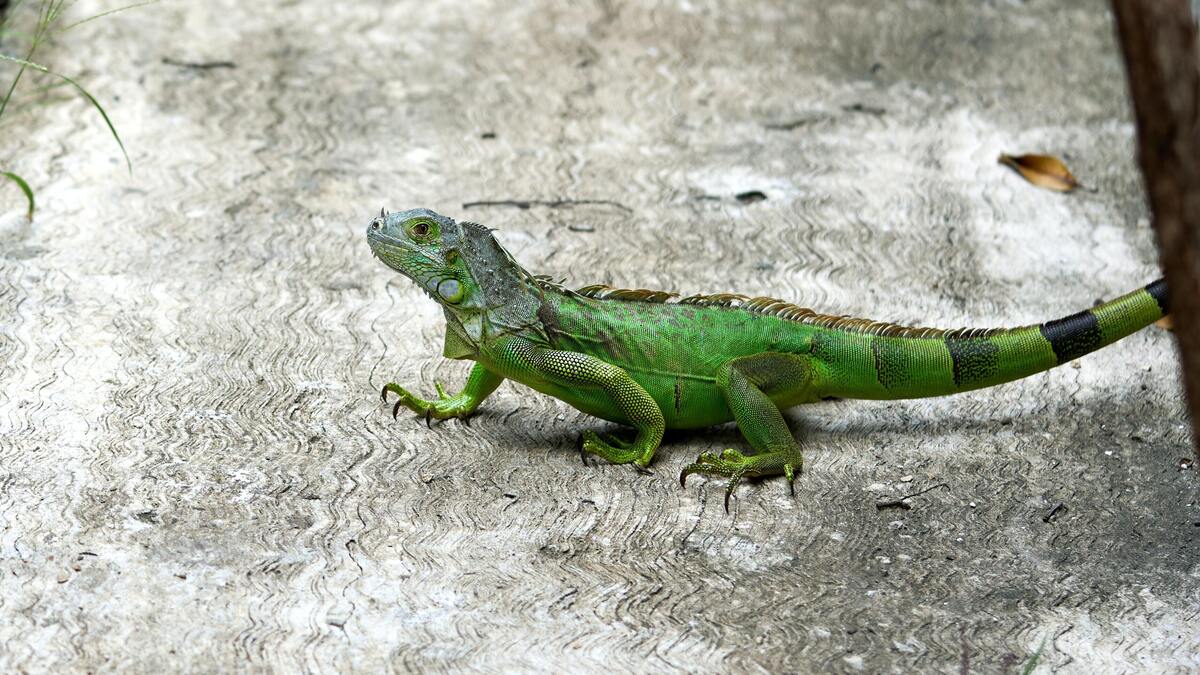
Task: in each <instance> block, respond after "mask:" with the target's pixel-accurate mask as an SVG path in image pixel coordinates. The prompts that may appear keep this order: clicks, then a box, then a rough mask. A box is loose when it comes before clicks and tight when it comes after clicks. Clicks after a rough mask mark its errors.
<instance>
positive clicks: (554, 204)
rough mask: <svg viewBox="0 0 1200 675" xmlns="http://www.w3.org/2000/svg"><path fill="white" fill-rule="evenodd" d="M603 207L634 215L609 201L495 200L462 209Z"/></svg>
mask: <svg viewBox="0 0 1200 675" xmlns="http://www.w3.org/2000/svg"><path fill="white" fill-rule="evenodd" d="M586 205H602V206H611V207H613V208H616V209H620V210H622V211H624V212H625V213H633V209H631V208H629V207H628V206H625V205H624V204H621V203H620V202H614V201H612V200H609V199H495V200H486V201H478V202H465V203H463V205H462V207H463V208H464V209H471V208H475V207H478V206H513V207H516V208H518V209H521V210H522V211H525V210H527V209H529V208H530V207H533V206H545V207H548V208H552V209H557V208H561V207H564V206H565V207H572V206H586Z"/></svg>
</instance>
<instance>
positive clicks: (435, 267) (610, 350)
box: [367, 209, 1168, 510]
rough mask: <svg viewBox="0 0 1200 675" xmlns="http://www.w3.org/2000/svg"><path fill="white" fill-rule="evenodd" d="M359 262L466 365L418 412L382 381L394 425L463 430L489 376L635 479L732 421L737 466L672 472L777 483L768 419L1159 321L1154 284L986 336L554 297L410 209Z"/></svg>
mask: <svg viewBox="0 0 1200 675" xmlns="http://www.w3.org/2000/svg"><path fill="white" fill-rule="evenodd" d="M367 239H368V242H369V244H370V246H371V251H372V252H373V253H374V255H375V256H376V257H378V258H379V259H380V260H381V261H383V263H384V264H386V265H387V266H388V267H391V268H392V269H394V270H396V271H398V272H401V273H402V274H404V275H406V276H408V277H409V278H410V279H412V280H413V281H414V282H415V283H416V284H417V285H419V286H420V287H421V288H422V289H424V290H425V291H426V292H427V293H428V294H429V295H430V296H431V297H432V298H433V299H434V300H436V301H437V302H438V303H439V304H440V305H441V306H442V308H443V310H444V313H445V317H446V326H447V330H446V342H445V349H444V355H445V356H446V357H448V358H453V359H471V360H474V361H475V362H476V364H475V367H474V369H473V370H472V371H471V375H470V377H469V379H468V380H467V384H466V387H464V389H463V390H462V392H460V393H459V394H457V395H454V396H450V395H448V394H446V392H445V390H444V389H443V388H442V387H441V385H440V384H439V385H438V387H437V389H438V399H437V400H433V401H427V400H424V399H421V398H419V397H417V396H414V395H413V394H411V393H409V392H408V391H406V390H405V389H404V388H403V387H401V386H399V385H397V384H388V385H387V386H386V387H384V389H383V392H382V395H383V397H384V399H385V400H386V398H387V395H388V393H389V392H391V393H394V394H396V395H397V396H398V397H399V400H398V401H397V403H396V404H395V408H393V411H392V414H393V416H395V414H396V413H397V412H398V411H399V409H400V407H402V406H403V407H406V408H408V409H410V410H413V411H415V412H416V413H418V414H420V415H424V416H425V417H426V421H428V420H429V419H431V418H437V419H446V418H450V417H462V418H465V417H467V416H468V415H470V414H471V413H472V412H474V411H475V410H476V409H477V408H478V407H479V404H480V403H481V402H482V401H483V400H484V399H485V398H487V396H488V395H489V394H491V393H492V392H493V391H495V389H496V387H497V386H499V385H500V383H501V382H502V381H504V380H505V379H509V380H514V381H516V382H520V383H522V384H524V385H527V386H529V387H532V388H533V389H536V390H537V391H540V392H542V393H545V394H549V395H550V396H553V397H555V398H557V399H559V400H562V401H565V402H566V403H568V404H570V405H572V406H574V407H575V408H577V409H579V410H582V411H583V412H586V413H588V414H590V415H594V416H596V417H600V418H603V419H606V420H609V421H612V422H617V423H620V424H624V425H627V426H630V427H633V431H634V433H633V434H631V435H630V437H629V438H620V437H617V436H615V435H601V434H598V433H596V432H594V431H585V432H583V435H582V439H581V440H582V451H583V452H585V453H590V454H593V455H597V456H599V457H602V458H604V459H606V460H608V461H609V462H613V463H616V464H633V465H634V466H635V467H637V468H639V469H645V467H647V466H648V465H649V464H650V461H651V460H652V459H653V457H654V451H655V450H656V449H658V445H659V442H660V441H661V440H662V437H663V432H664V431H665V430H666V429H692V428H697V427H706V426H710V425H714V424H721V423H724V422H728V421H731V420H734V421H736V422H737V424H738V428H739V429H740V430H741V432H742V435H743V436H744V437H745V438H746V441H747V443H749V445H750V448H751V449H752V450H753V451H754V452H753V453H752V454H743V453H741V452H739V451H737V450H733V449H729V450H726V451H724V452H723V453H721V454H719V455H718V454H713V453H704V454H702V455H700V457H699V458H698V459H697V460H696V461H695V462H694V463H692V464H690V465H688V466H687V467H686V468H685V469H684V470H683V472H682V473H681V474H680V477H679V478H680V483H683V482H684V481H685V480H686V479H687V476H688V475H690V474H693V473H703V474H714V475H720V476H725V477H728V478H729V479H730V480H729V482H728V484H727V486H726V489H725V508H726V510H728V508H729V496H730V495H731V494H732V493H733V490H734V488H735V487H736V486H737V484H738V482H739V481H740V480H741V479H742V478H757V477H765V476H777V475H781V474H782V475H783V476H785V477H786V479H787V481H788V485H789V488H792V486H793V483H794V481H795V478H796V475H797V474H798V473H800V470H801V468H802V467H803V464H804V461H803V457H802V455H801V451H800V445H799V444H798V443H797V442H796V439H795V438H793V437H792V434H791V432H790V431H789V430H788V427H787V424H786V423H785V422H784V418H783V415H782V413H781V410H783V409H785V408H788V407H791V406H794V405H798V404H801V403H810V402H813V401H818V400H820V399H823V398H827V397H839V398H860V399H902V398H918V397H925V396H943V395H946V394H954V393H958V392H961V391H968V390H971V389H978V388H980V387H989V386H992V385H996V384H1001V383H1004V382H1011V381H1012V380H1016V379H1019V378H1022V377H1027V376H1029V375H1033V374H1035V373H1040V372H1042V371H1044V370H1048V369H1050V368H1053V367H1054V366H1056V365H1059V364H1062V363H1066V362H1067V361H1070V360H1072V359H1075V358H1077V357H1079V356H1082V355H1084V354H1087V353H1089V352H1091V351H1094V350H1096V349H1099V348H1101V347H1104V346H1106V345H1109V344H1112V343H1113V342H1115V341H1117V340H1119V339H1121V338H1123V337H1125V336H1127V335H1129V334H1131V333H1133V332H1135V331H1137V330H1139V329H1141V328H1143V327H1145V326H1147V325H1148V324H1150V323H1152V322H1154V321H1155V320H1157V319H1159V318H1161V317H1162V316H1164V315H1165V314H1166V313H1167V311H1168V306H1167V289H1166V285H1165V284H1164V283H1163V282H1162V280H1159V281H1155V282H1154V283H1152V284H1150V285H1148V286H1146V287H1145V288H1142V289H1139V290H1136V291H1134V292H1132V293H1129V294H1127V295H1124V296H1122V297H1120V298H1117V299H1116V300H1113V301H1112V302H1108V303H1104V304H1102V305H1098V306H1096V307H1093V308H1092V309H1089V310H1085V311H1083V312H1080V313H1078V314H1073V315H1071V316H1068V317H1066V318H1063V319H1059V320H1056V321H1049V322H1047V323H1043V324H1038V325H1035V326H1026V327H1023V328H1014V329H996V330H955V331H942V330H936V329H927V328H905V327H901V326H896V325H892V324H887V323H880V322H871V321H867V320H862V319H849V318H844V317H834V316H828V315H822V314H817V313H815V312H812V311H811V310H807V309H803V308H800V307H796V306H794V305H791V304H788V303H785V302H783V301H779V300H772V299H769V298H746V297H744V296H737V295H731V294H721V295H711V296H692V297H690V298H683V299H680V300H675V301H669V299H670V298H672V297H673V294H670V293H664V292H659V291H645V290H621V289H612V288H608V287H603V286H590V287H587V288H583V289H579V290H578V291H571V290H568V289H566V288H564V287H562V286H560V285H558V284H555V283H553V282H550V281H548V280H547V279H545V278H542V277H535V276H533V275H531V274H529V273H528V272H526V271H525V270H524V269H523V268H521V267H520V266H519V265H518V264H517V263H516V262H515V261H514V260H513V259H512V257H511V256H510V255H509V254H508V252H507V251H505V250H504V248H503V247H502V246H500V244H499V243H498V242H497V241H496V239H495V237H494V236H492V234H491V231H490V230H488V229H487V228H485V227H482V226H480V225H477V224H474V223H457V222H455V221H454V220H452V219H450V218H447V217H445V216H442V215H439V214H436V213H434V212H432V211H429V210H426V209H416V210H412V211H405V212H402V213H392V214H387V213H381V214H380V217H379V218H376V219H375V220H373V221H371V224H370V225H369V226H368V228H367Z"/></svg>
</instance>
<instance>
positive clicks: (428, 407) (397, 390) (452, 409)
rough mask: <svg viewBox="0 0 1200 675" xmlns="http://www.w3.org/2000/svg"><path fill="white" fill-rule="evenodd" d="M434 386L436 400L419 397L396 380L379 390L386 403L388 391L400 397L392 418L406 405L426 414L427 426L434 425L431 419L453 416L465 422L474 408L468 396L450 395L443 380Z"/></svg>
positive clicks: (393, 409) (394, 407) (421, 413)
mask: <svg viewBox="0 0 1200 675" xmlns="http://www.w3.org/2000/svg"><path fill="white" fill-rule="evenodd" d="M434 386H435V387H436V388H437V393H438V399H437V400H436V401H426V400H425V399H422V398H418V397H416V396H414V395H413V394H411V393H409V391H408V390H407V389H405V388H404V387H401V386H400V385H398V384H396V383H394V382H389V383H388V384H386V385H384V387H383V391H381V392H379V397H380V398H381V399H383V402H384V403H387V395H388V392H391V393H393V394H396V395H397V396H399V397H400V398H399V400H397V401H396V405H395V406H393V407H392V419H395V418H396V416H397V415H399V414H400V408H401V407H405V408H408V409H409V410H411V411H413V412H415V413H417V414H418V415H424V416H425V424H426V426H432V422H431V420H435V419H437V420H444V419H449V418H451V417H462V418H463V421H464V422H465V421H466V415H469V414H470V413H471V412H472V410H473V409H474V408H473V406H472V405H471V401H470V400H469V399H468V397H467V396H466V395H465V394H459V395H458V396H450V395H449V394H447V393H446V390H445V389H444V388H442V383H441V382H435V383H434Z"/></svg>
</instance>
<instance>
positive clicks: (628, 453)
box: [579, 430, 654, 473]
mask: <svg viewBox="0 0 1200 675" xmlns="http://www.w3.org/2000/svg"><path fill="white" fill-rule="evenodd" d="M589 453H590V454H593V455H596V456H597V457H601V458H603V459H605V460H608V462H610V463H612V464H633V466H634V468H635V469H637V470H638V471H639V472H641V473H650V471H649V470H647V469H646V466H648V465H649V464H650V459H651V458H652V457H653V456H654V448H653V447H652V448H650V449H649V450H645V449H643V448H641V447H639V445H638V442H637V439H636V438H634V439H633V440H628V439H625V438H621V436H619V435H617V434H610V433H605V434H598V433H596V432H594V431H591V430H588V431H584V432H583V434H582V435H581V436H580V437H579V456H580V457H582V458H583V463H584V464H585V465H586V464H587V456H588V454H589Z"/></svg>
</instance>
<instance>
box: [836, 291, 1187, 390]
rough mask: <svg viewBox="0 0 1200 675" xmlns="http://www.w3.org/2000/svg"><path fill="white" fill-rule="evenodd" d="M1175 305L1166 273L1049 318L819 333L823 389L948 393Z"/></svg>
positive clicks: (1089, 346) (1032, 365)
mask: <svg viewBox="0 0 1200 675" xmlns="http://www.w3.org/2000/svg"><path fill="white" fill-rule="evenodd" d="M1169 311H1170V307H1169V305H1168V296H1167V286H1166V284H1165V283H1164V282H1163V281H1162V280H1161V279H1160V280H1158V281H1155V282H1154V283H1152V284H1150V285H1148V286H1146V287H1144V288H1139V289H1138V290H1136V291H1134V292H1132V293H1127V294H1125V295H1123V296H1121V297H1119V298H1117V299H1116V300H1113V301H1111V302H1106V303H1103V304H1101V305H1097V306H1096V307H1093V308H1091V309H1088V310H1085V311H1082V312H1079V313H1078V314H1072V315H1071V316H1068V317H1064V318H1062V319H1056V320H1054V321H1047V322H1046V323H1043V324H1038V325H1034V326H1025V327H1023V328H1012V329H991V330H979V329H975V330H951V331H943V330H936V329H923V328H903V327H898V326H886V327H884V328H883V329H880V330H878V331H875V332H873V331H872V327H871V326H867V327H866V328H865V329H862V328H854V327H852V328H851V329H843V330H841V331H839V330H837V328H836V327H831V330H830V331H829V332H827V333H821V334H818V335H817V336H816V337H815V344H816V345H817V346H816V347H815V348H814V356H816V357H817V359H818V361H820V362H822V363H823V364H825V368H826V370H827V371H828V372H827V374H826V377H825V378H824V381H825V382H827V383H829V386H827V387H825V388H824V389H823V392H824V393H825V394H827V395H832V396H846V397H850V398H880V399H899V398H918V397H923V396H944V395H946V394H954V393H957V392H960V391H969V390H971V389H979V388H981V387H990V386H992V385H995V384H1001V383H1004V382H1011V381H1013V380H1017V379H1020V378H1022V377H1028V376H1030V375H1033V374H1036V373H1040V372H1042V371H1045V370H1049V369H1050V368H1053V367H1054V366H1057V365H1060V364H1063V363H1066V362H1068V361H1071V360H1072V359H1076V358H1078V357H1080V356H1083V355H1084V354H1088V353H1090V352H1093V351H1095V350H1097V349H1100V348H1101V347H1105V346H1107V345H1110V344H1112V343H1114V342H1116V341H1117V340H1120V339H1121V338H1123V337H1125V336H1127V335H1129V334H1131V333H1134V332H1136V331H1138V330H1140V329H1142V328H1144V327H1146V326H1148V325H1149V324H1151V323H1153V322H1154V321H1156V320H1158V319H1159V318H1161V317H1163V316H1164V315H1166V314H1167V313H1168V312H1169Z"/></svg>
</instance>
